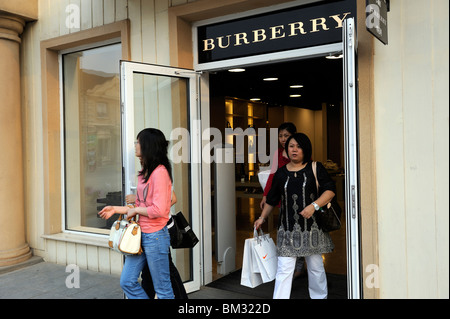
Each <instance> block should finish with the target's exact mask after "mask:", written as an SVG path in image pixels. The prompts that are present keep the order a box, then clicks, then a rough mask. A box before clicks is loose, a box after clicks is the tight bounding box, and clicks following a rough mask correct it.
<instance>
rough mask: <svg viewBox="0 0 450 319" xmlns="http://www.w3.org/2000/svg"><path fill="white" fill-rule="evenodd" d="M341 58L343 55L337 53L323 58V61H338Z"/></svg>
mask: <svg viewBox="0 0 450 319" xmlns="http://www.w3.org/2000/svg"><path fill="white" fill-rule="evenodd" d="M342 58H343V55H342V53H337V54H331V53H330V54H329V55H327V56H326V57H325V59H328V60H338V59H342Z"/></svg>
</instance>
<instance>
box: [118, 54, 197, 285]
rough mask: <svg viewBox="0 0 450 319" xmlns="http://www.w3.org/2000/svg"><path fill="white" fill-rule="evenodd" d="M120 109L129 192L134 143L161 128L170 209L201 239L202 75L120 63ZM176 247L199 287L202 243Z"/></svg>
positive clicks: (177, 260)
mask: <svg viewBox="0 0 450 319" xmlns="http://www.w3.org/2000/svg"><path fill="white" fill-rule="evenodd" d="M120 71H121V74H120V83H121V111H122V142H123V146H122V149H123V184H124V185H123V187H124V194H131V193H135V191H136V185H137V173H138V171H139V170H140V163H139V160H138V159H137V158H136V157H135V154H134V141H135V140H136V136H137V134H138V133H139V132H140V131H141V130H142V129H144V128H149V127H152V128H157V129H159V130H161V131H162V132H163V133H164V135H165V137H166V139H167V140H168V141H169V158H170V159H171V163H172V173H173V180H174V182H173V185H174V191H175V194H176V198H177V203H176V204H175V205H174V206H172V208H171V213H172V214H175V213H177V212H180V211H181V212H182V213H183V214H184V216H185V217H186V219H187V220H188V222H189V223H190V225H191V227H192V229H193V230H194V232H195V233H196V234H197V237H199V238H200V239H201V234H200V228H201V227H200V216H202V207H201V195H200V192H201V174H200V173H201V171H200V162H199V161H196V160H195V159H196V158H197V159H198V158H201V157H200V156H199V154H201V153H200V147H201V134H200V127H199V124H198V123H199V119H200V112H199V105H198V98H197V96H198V78H197V77H198V75H197V74H196V72H194V71H192V70H186V69H177V68H172V67H163V66H157V65H150V64H143V63H135V62H127V61H121V68H120ZM201 244H202V243H201V242H200V243H199V244H198V245H196V246H195V247H194V249H172V250H171V254H172V260H173V262H174V264H175V266H176V267H177V269H178V271H179V273H180V276H181V278H182V280H183V282H184V283H185V287H186V290H187V292H188V293H189V292H192V291H195V290H198V289H200V278H201V276H200V247H201Z"/></svg>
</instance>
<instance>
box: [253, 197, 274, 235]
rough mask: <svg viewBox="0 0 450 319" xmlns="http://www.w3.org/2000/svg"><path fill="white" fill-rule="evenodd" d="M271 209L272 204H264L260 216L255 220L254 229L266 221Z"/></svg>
mask: <svg viewBox="0 0 450 319" xmlns="http://www.w3.org/2000/svg"><path fill="white" fill-rule="evenodd" d="M272 210H273V206H271V205H269V204H267V203H266V204H265V205H264V209H263V211H262V213H261V216H260V217H259V218H258V219H257V220H256V221H255V224H254V227H255V228H256V229H259V227H261V225H262V224H263V223H264V222H265V221H266V219H267V217H268V216H269V215H270V213H271V212H272Z"/></svg>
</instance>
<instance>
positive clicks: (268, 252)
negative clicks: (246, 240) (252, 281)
mask: <svg viewBox="0 0 450 319" xmlns="http://www.w3.org/2000/svg"><path fill="white" fill-rule="evenodd" d="M253 249H254V255H255V258H256V261H257V263H258V268H259V271H260V273H261V277H262V280H263V282H264V283H266V282H270V281H272V280H274V279H275V276H276V274H277V264H278V258H277V247H276V246H275V243H274V242H273V239H272V238H271V237H270V235H269V234H266V235H264V236H259V237H258V238H257V241H256V244H255V245H254V246H253Z"/></svg>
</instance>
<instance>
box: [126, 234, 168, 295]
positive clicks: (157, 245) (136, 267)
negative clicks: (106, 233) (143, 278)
mask: <svg viewBox="0 0 450 319" xmlns="http://www.w3.org/2000/svg"><path fill="white" fill-rule="evenodd" d="M141 246H142V250H143V253H142V254H141V255H133V256H127V257H126V258H125V264H124V266H123V270H122V275H121V276H120V286H121V287H122V289H123V291H124V292H125V295H126V296H127V297H128V298H129V299H148V296H147V294H146V293H145V291H144V289H142V287H141V285H140V284H139V282H138V278H139V275H140V274H141V271H142V269H143V268H144V266H145V263H147V264H148V267H149V269H150V273H151V276H152V280H153V286H154V288H155V292H156V295H157V296H158V299H173V298H174V295H173V290H172V284H171V282H170V270H169V246H170V236H169V232H168V231H167V228H166V227H164V228H163V229H161V230H160V231H157V232H154V233H142V237H141Z"/></svg>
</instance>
